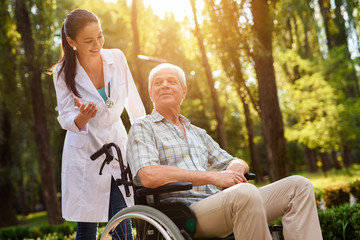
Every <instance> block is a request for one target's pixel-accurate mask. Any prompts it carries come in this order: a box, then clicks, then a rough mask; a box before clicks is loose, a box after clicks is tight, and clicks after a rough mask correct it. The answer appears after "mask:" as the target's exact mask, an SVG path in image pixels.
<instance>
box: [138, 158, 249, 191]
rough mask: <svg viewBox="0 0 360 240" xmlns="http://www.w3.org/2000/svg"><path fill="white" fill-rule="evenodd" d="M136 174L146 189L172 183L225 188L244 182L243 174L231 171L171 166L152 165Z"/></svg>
mask: <svg viewBox="0 0 360 240" xmlns="http://www.w3.org/2000/svg"><path fill="white" fill-rule="evenodd" d="M229 167H230V166H229ZM234 167H235V164H234ZM137 174H138V176H139V178H140V181H141V183H142V185H143V186H144V187H148V188H156V187H160V186H162V185H164V184H167V183H172V182H191V183H192V184H193V185H194V186H200V185H206V184H212V185H215V186H217V187H220V188H227V187H231V186H233V185H235V184H238V183H241V182H246V179H245V177H244V175H243V174H241V173H240V172H237V171H233V170H231V169H229V170H225V171H220V172H216V171H215V172H213V171H189V170H185V169H181V168H177V167H173V166H164V165H153V166H147V167H143V168H141V169H140V170H139V171H138V173H137Z"/></svg>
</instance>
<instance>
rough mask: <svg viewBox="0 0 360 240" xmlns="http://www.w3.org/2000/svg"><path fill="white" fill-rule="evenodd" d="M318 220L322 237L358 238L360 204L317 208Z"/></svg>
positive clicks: (332, 238)
mask: <svg viewBox="0 0 360 240" xmlns="http://www.w3.org/2000/svg"><path fill="white" fill-rule="evenodd" d="M318 213H319V220H320V225H321V230H322V234H323V238H324V239H329V240H337V239H343V240H347V239H348V240H353V239H360V204H354V205H353V206H350V204H349V203H345V204H343V205H341V206H339V207H332V208H328V209H325V210H322V209H319V210H318Z"/></svg>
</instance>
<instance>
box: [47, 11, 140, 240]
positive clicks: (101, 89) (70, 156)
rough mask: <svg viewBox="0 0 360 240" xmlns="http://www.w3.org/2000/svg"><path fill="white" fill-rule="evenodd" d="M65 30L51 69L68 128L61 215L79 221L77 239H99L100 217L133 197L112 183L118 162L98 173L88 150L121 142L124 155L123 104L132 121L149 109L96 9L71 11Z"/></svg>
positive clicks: (117, 174)
mask: <svg viewBox="0 0 360 240" xmlns="http://www.w3.org/2000/svg"><path fill="white" fill-rule="evenodd" d="M61 34H62V54H61V55H62V57H61V59H60V60H59V62H58V63H57V64H56V65H55V66H54V67H53V71H52V72H53V78H54V85H55V90H56V97H57V104H58V112H59V116H58V121H59V123H60V125H61V127H62V128H63V129H65V130H67V133H66V137H65V142H64V149H63V156H62V170H61V179H62V183H61V190H62V214H63V217H64V218H65V219H66V220H68V221H76V222H78V223H77V236H76V239H86V240H92V239H94V240H95V239H96V235H97V226H98V222H107V221H108V220H109V219H110V218H111V217H112V216H113V215H114V214H115V213H116V212H117V211H119V210H121V209H122V208H124V207H126V206H129V205H132V204H133V202H132V197H130V198H127V197H126V195H125V194H124V189H123V187H120V191H119V187H118V186H117V185H116V184H115V182H114V179H116V178H118V177H120V169H119V164H118V163H117V162H116V161H112V162H111V164H110V165H106V167H105V168H104V170H103V174H102V175H99V170H100V166H101V164H102V161H101V160H98V161H92V160H90V155H91V154H92V153H94V152H95V151H96V150H98V149H99V148H100V147H101V146H102V145H103V144H104V143H108V142H115V143H116V144H118V145H119V146H120V149H121V152H122V154H125V152H126V150H125V147H126V142H127V133H126V130H125V128H124V125H123V123H122V121H121V118H120V115H121V113H122V111H123V110H124V107H125V108H126V110H127V112H128V115H129V117H130V121H131V123H132V122H133V121H134V120H136V119H138V118H140V117H143V116H145V110H144V107H143V104H142V102H141V99H140V97H139V94H138V92H137V89H136V86H135V84H134V81H133V79H132V76H131V73H130V71H129V67H128V65H127V62H126V59H125V56H124V54H123V53H122V52H121V51H120V50H119V49H102V46H103V43H104V37H103V34H102V30H101V26H100V21H99V19H98V18H97V17H96V15H95V14H93V13H92V12H89V11H87V10H83V9H76V10H74V11H72V12H71V13H70V14H69V15H68V16H67V17H66V19H65V21H64V24H63V27H62V32H61ZM123 159H126V158H125V156H123ZM128 224H130V223H128ZM129 229H131V227H130V228H129ZM128 235H131V231H129V232H128ZM124 237H125V236H121V239H124ZM119 239H120V238H119Z"/></svg>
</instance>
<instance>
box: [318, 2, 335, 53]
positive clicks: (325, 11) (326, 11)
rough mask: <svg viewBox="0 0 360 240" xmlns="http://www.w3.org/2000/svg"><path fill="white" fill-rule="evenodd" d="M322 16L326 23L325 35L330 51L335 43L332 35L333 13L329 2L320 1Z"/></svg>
mask: <svg viewBox="0 0 360 240" xmlns="http://www.w3.org/2000/svg"><path fill="white" fill-rule="evenodd" d="M318 3H319V7H320V12H321V16H322V18H323V21H324V28H325V34H326V39H327V47H328V49H329V50H330V49H331V48H332V47H333V46H334V43H333V42H332V41H331V39H332V37H331V33H330V27H329V24H330V19H331V13H330V1H329V0H318Z"/></svg>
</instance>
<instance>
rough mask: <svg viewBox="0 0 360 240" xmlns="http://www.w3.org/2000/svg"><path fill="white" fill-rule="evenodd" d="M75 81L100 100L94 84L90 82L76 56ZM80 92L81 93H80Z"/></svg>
mask: <svg viewBox="0 0 360 240" xmlns="http://www.w3.org/2000/svg"><path fill="white" fill-rule="evenodd" d="M75 82H76V83H77V84H79V85H80V86H81V87H82V88H84V90H85V91H86V92H88V93H89V94H91V95H93V96H94V97H95V98H97V99H98V100H100V101H101V100H102V99H101V96H100V94H99V93H98V92H97V90H96V88H95V86H94V84H93V83H92V82H91V80H90V78H89V76H88V75H87V73H86V71H85V70H84V68H83V67H82V66H81V64H80V62H79V60H78V59H77V58H76V76H75ZM80 94H81V93H80Z"/></svg>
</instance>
